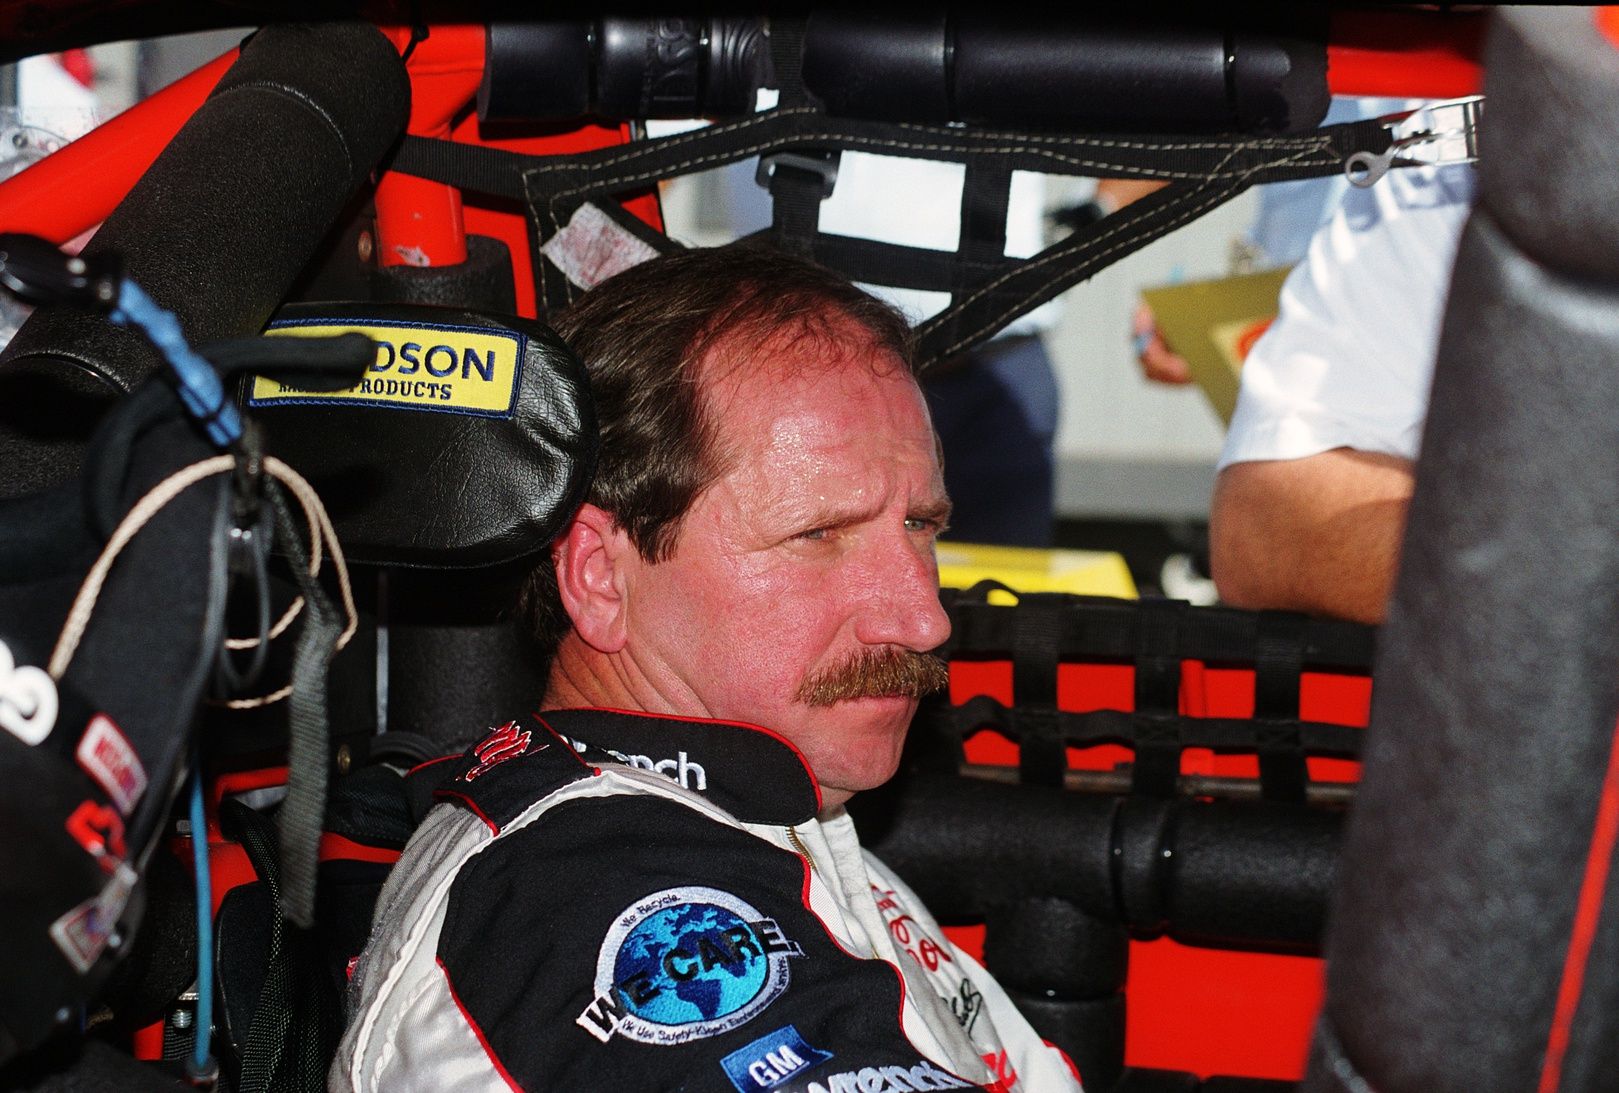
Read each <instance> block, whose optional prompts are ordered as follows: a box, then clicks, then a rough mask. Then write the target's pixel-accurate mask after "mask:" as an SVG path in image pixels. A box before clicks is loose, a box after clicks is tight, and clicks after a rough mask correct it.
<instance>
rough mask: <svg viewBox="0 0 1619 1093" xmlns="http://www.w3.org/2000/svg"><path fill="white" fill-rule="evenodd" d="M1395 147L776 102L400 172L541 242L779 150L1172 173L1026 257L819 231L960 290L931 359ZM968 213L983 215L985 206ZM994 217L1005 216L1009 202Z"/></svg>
mask: <svg viewBox="0 0 1619 1093" xmlns="http://www.w3.org/2000/svg"><path fill="white" fill-rule="evenodd" d="M1389 140H1390V136H1389V131H1388V130H1387V129H1386V128H1384V127H1383V125H1382V124H1381V123H1380V122H1379V121H1377V120H1376V119H1372V120H1368V121H1359V122H1350V123H1346V124H1343V125H1334V126H1327V127H1324V128H1322V129H1317V130H1313V131H1311V132H1309V133H1305V134H1300V135H1295V136H1211V137H1196V138H1176V137H1085V136H1075V135H1071V134H1057V133H1027V132H1018V131H1011V130H1000V129H973V128H952V127H949V126H937V125H922V124H907V123H894V122H881V121H870V120H863V119H849V118H829V117H827V116H826V115H825V114H823V113H821V112H820V111H819V110H817V109H816V108H815V107H814V106H813V105H797V106H790V105H783V106H780V107H778V108H777V109H775V110H770V111H767V112H764V113H760V114H755V115H753V116H752V117H749V118H744V119H741V120H739V121H733V122H726V123H723V124H719V125H714V126H710V127H707V128H704V129H699V130H695V131H692V132H687V133H681V134H677V135H674V136H670V137H664V138H661V139H659V140H656V141H644V142H637V143H634V144H630V145H622V146H618V147H613V148H603V149H597V150H595V151H592V152H584V153H580V154H577V155H569V156H524V155H518V154H516V153H512V152H505V151H501V150H497V149H491V148H480V147H476V146H473V145H465V144H452V143H449V142H444V141H429V140H424V139H422V138H416V137H407V138H405V140H404V141H403V143H402V145H401V147H400V149H399V152H398V154H397V155H396V156H395V158H394V160H393V162H392V164H391V169H392V170H396V171H402V172H404V173H407V174H413V175H419V176H421V177H424V178H431V179H434V180H436V181H440V182H445V183H449V184H452V185H457V186H462V187H465V188H468V189H476V190H480V191H481V192H484V193H490V194H496V195H502V196H506V197H511V198H515V199H517V200H519V201H522V202H524V203H525V204H526V205H527V207H528V208H529V210H530V213H531V216H532V218H533V222H534V230H535V233H536V240H537V244H536V245H538V244H541V243H543V242H544V241H545V240H547V239H549V238H550V237H551V236H552V235H554V234H556V232H558V231H559V230H561V228H562V226H563V225H564V224H566V223H567V222H568V219H569V218H570V217H571V216H572V215H573V213H574V211H575V210H577V209H578V208H579V206H580V205H582V204H584V203H585V202H587V201H594V202H597V203H598V204H599V203H601V202H603V201H604V200H605V199H607V198H610V197H611V196H613V195H615V194H622V193H625V192H628V191H633V190H635V189H638V188H642V187H645V186H647V185H649V184H652V183H655V182H657V181H659V180H662V179H667V178H674V177H678V176H680V175H684V174H688V173H691V172H694V171H703V170H709V169H712V168H715V167H719V166H723V165H724V164H727V163H734V162H736V161H738V160H743V159H749V158H751V157H753V156H759V155H768V154H771V153H777V152H796V153H799V154H800V155H804V154H806V153H810V154H816V153H825V152H827V151H829V150H834V149H835V150H839V151H864V152H871V153H874V154H878V155H890V156H909V157H914V158H922V159H937V160H945V161H951V162H959V163H964V164H965V163H969V162H972V163H974V164H982V165H983V166H982V170H983V171H984V172H985V173H986V177H993V176H998V175H1005V176H1007V177H1010V173H1011V172H1012V171H1019V170H1022V171H1034V172H1038V173H1043V174H1059V175H1085V176H1089V177H1113V178H1158V179H1165V180H1168V181H1169V182H1170V185H1169V186H1167V187H1165V188H1164V189H1163V190H1160V191H1159V192H1157V193H1155V194H1151V195H1149V196H1148V197H1146V198H1143V199H1142V200H1140V201H1137V202H1135V203H1133V204H1132V205H1130V206H1129V207H1128V208H1126V209H1124V210H1122V211H1121V212H1119V213H1116V214H1114V215H1113V216H1109V217H1105V218H1103V219H1102V220H1100V221H1097V222H1096V223H1094V224H1091V225H1087V226H1086V227H1084V228H1081V229H1078V230H1076V231H1075V232H1074V233H1073V234H1072V235H1070V236H1069V237H1068V238H1066V239H1064V240H1062V241H1060V242H1058V243H1056V244H1054V245H1052V246H1050V247H1047V248H1046V249H1045V250H1043V251H1041V252H1040V253H1039V254H1037V255H1035V256H1034V257H1032V258H1028V259H1011V258H1006V257H1004V255H1000V256H988V255H985V254H983V253H981V252H982V251H983V248H982V247H980V246H978V245H977V244H978V242H981V241H982V240H981V239H980V237H979V236H978V235H977V234H976V233H971V234H970V235H969V238H968V242H969V246H968V248H967V250H966V251H965V252H963V251H958V252H957V253H955V254H949V253H945V254H943V255H942V256H941V255H940V252H937V251H930V250H928V249H926V248H912V247H897V246H892V245H881V244H879V245H875V246H870V247H867V246H857V245H851V243H850V242H849V241H845V240H841V239H838V238H837V237H833V236H827V235H825V234H823V233H819V232H816V233H815V234H814V236H813V244H812V250H813V253H814V255H815V257H816V258H818V259H819V260H821V261H822V262H824V263H826V264H827V265H830V266H833V267H834V268H836V269H839V270H840V271H842V272H843V273H844V274H846V275H848V276H850V277H851V278H853V279H855V280H858V281H865V282H868V283H878V284H904V282H901V281H894V280H892V279H886V280H885V279H884V277H883V276H880V274H881V273H882V272H883V271H884V270H885V269H889V268H892V267H895V266H905V267H906V268H907V269H909V270H910V271H911V272H910V273H908V275H907V279H908V280H909V281H910V282H911V283H910V284H908V285H906V287H916V288H930V289H933V290H936V291H943V292H952V293H955V298H954V299H953V300H952V303H951V305H950V306H949V307H948V308H946V309H945V310H944V311H943V312H941V313H940V314H938V315H936V316H934V317H933V318H932V319H930V320H929V321H928V322H926V323H924V324H923V325H922V326H921V327H920V328H919V329H918V336H919V351H920V356H921V359H922V360H923V361H925V362H927V361H936V360H939V359H942V358H944V357H948V356H950V355H952V354H954V353H956V352H959V351H961V350H962V349H966V348H970V347H971V346H973V345H975V344H977V343H978V342H980V341H982V340H984V339H985V338H987V337H988V336H989V335H990V334H993V333H994V332H995V331H997V330H999V329H1001V328H1002V327H1004V326H1005V325H1006V324H1007V323H1009V322H1010V321H1011V320H1012V319H1015V318H1017V317H1018V316H1019V315H1021V314H1023V313H1025V312H1027V311H1028V310H1031V309H1032V308H1034V307H1037V306H1038V305H1040V304H1042V303H1044V302H1046V301H1047V300H1049V299H1052V298H1053V297H1055V296H1057V295H1058V294H1060V293H1061V292H1063V291H1065V290H1066V289H1068V288H1069V287H1071V286H1073V285H1075V284H1077V283H1078V282H1080V281H1082V280H1084V279H1085V278H1086V277H1089V276H1090V275H1092V274H1093V273H1095V272H1096V271H1097V270H1099V269H1102V268H1103V267H1105V266H1107V265H1109V264H1110V263H1112V262H1115V261H1118V260H1119V259H1120V258H1123V257H1124V256H1126V255H1128V254H1130V253H1131V252H1133V251H1135V250H1137V249H1139V248H1140V247H1142V246H1145V245H1146V244H1147V243H1150V242H1152V241H1153V240H1154V239H1157V238H1160V237H1161V236H1163V235H1164V234H1166V233H1168V232H1171V231H1173V230H1175V229H1176V228H1178V227H1180V226H1182V225H1183V224H1186V223H1189V222H1191V221H1192V220H1195V219H1196V218H1197V217H1199V216H1201V215H1203V214H1204V213H1206V212H1208V211H1209V210H1210V209H1213V208H1214V207H1216V206H1218V205H1219V204H1221V203H1222V202H1224V201H1227V200H1229V199H1230V198H1232V197H1235V196H1236V195H1237V194H1239V193H1241V192H1242V191H1243V190H1246V189H1247V188H1248V187H1249V186H1253V185H1257V184H1260V183H1266V182H1283V181H1289V180H1294V179H1301V178H1315V177H1320V176H1323V175H1329V174H1334V173H1336V172H1338V171H1340V170H1342V169H1343V163H1344V161H1345V160H1346V159H1347V158H1348V157H1349V155H1350V154H1351V153H1353V152H1359V151H1364V152H1371V153H1381V152H1384V151H1386V150H1387V148H1388V146H1389ZM991 165H992V166H993V172H991ZM817 181H819V180H817ZM987 193H988V191H987V190H984V189H980V190H979V191H978V193H977V194H973V195H967V194H964V198H963V201H964V205H972V206H973V207H974V209H975V210H978V206H979V205H981V204H983V197H984V195H986V194H987ZM817 209H818V202H817ZM817 215H818V213H817ZM973 215H974V217H975V218H976V219H975V223H977V222H981V221H982V220H983V219H984V218H985V216H986V215H987V214H984V213H983V212H982V211H975V212H974V213H973ZM1000 216H1001V220H1002V222H1003V223H1004V217H1005V210H1004V208H1003V209H1002V210H1001V213H1000ZM975 250H976V251H978V252H980V253H977V254H975V253H974V251H975ZM902 255H903V261H901V260H900V258H901V256H902ZM918 281H925V282H926V283H916V282H918Z"/></svg>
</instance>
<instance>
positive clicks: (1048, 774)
mask: <svg viewBox="0 0 1619 1093" xmlns="http://www.w3.org/2000/svg"><path fill="white" fill-rule="evenodd" d="M1065 599H1066V597H1064V596H1061V595H1056V594H1052V593H1044V594H1041V593H1024V594H1023V595H1021V596H1020V597H1019V599H1018V606H1017V623H1016V625H1015V626H1014V628H1013V636H1012V700H1013V703H1014V713H1013V718H1012V720H1013V732H1014V734H1015V735H1016V736H1017V741H1018V769H1019V771H1020V774H1021V777H1022V779H1023V781H1025V782H1030V783H1033V784H1035V785H1042V786H1057V787H1060V786H1061V785H1062V781H1063V774H1064V773H1066V772H1067V770H1068V749H1067V747H1066V746H1065V745H1064V743H1063V738H1062V734H1061V733H1060V731H1059V725H1058V719H1057V665H1058V660H1057V649H1058V646H1059V645H1060V642H1059V641H1058V638H1059V637H1060V636H1061V634H1062V616H1063V612H1064V611H1066V610H1067V608H1068V605H1067V603H1065V602H1064V601H1065Z"/></svg>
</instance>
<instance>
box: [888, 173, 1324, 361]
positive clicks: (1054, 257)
mask: <svg viewBox="0 0 1619 1093" xmlns="http://www.w3.org/2000/svg"><path fill="white" fill-rule="evenodd" d="M1240 150H1241V149H1240V148H1232V149H1231V150H1230V151H1229V152H1227V154H1226V156H1225V157H1224V159H1223V160H1222V161H1221V163H1222V164H1223V163H1226V162H1229V161H1230V160H1231V158H1232V157H1233V156H1235V155H1236V154H1237V153H1238V152H1239V151H1240ZM1309 151H1310V150H1309V149H1304V150H1300V151H1298V152H1295V153H1294V154H1293V155H1291V156H1285V157H1283V158H1282V159H1279V160H1271V161H1267V162H1265V163H1260V164H1256V165H1254V166H1253V167H1251V168H1249V169H1248V170H1246V171H1237V172H1231V175H1232V176H1233V178H1234V179H1236V180H1238V181H1240V180H1242V179H1246V178H1252V177H1253V176H1254V175H1255V174H1258V173H1259V172H1261V171H1264V170H1267V169H1268V168H1271V167H1275V166H1281V165H1284V164H1287V163H1289V162H1296V161H1298V160H1299V159H1300V158H1301V157H1302V156H1304V155H1307V154H1308V153H1309ZM1219 166H1220V165H1219V164H1217V165H1216V169H1217V170H1218V167H1219ZM1217 170H1216V172H1210V174H1209V175H1208V176H1207V177H1208V178H1209V181H1211V182H1212V181H1214V180H1215V179H1216V178H1222V177H1224V175H1223V174H1220V173H1217ZM1203 192H1206V191H1193V192H1192V193H1189V194H1188V195H1187V196H1186V200H1191V199H1193V198H1195V197H1196V196H1198V194H1200V193H1203ZM1229 196H1230V195H1228V194H1226V192H1225V190H1224V189H1221V190H1218V191H1215V192H1214V193H1213V194H1212V195H1211V196H1209V197H1208V199H1207V200H1205V201H1203V202H1201V203H1199V204H1197V205H1195V206H1193V207H1192V208H1191V209H1190V211H1183V212H1181V213H1179V214H1178V215H1176V216H1175V217H1174V218H1173V219H1171V220H1170V222H1169V223H1168V225H1167V226H1166V227H1165V228H1164V230H1163V231H1162V232H1160V233H1159V237H1160V238H1161V237H1162V236H1163V235H1165V234H1168V233H1169V232H1170V231H1173V230H1174V229H1175V228H1178V227H1180V226H1181V225H1182V224H1185V223H1187V222H1189V221H1191V220H1195V219H1196V218H1197V217H1199V216H1201V215H1203V213H1204V212H1206V211H1207V210H1209V209H1211V208H1213V207H1214V206H1216V205H1218V204H1220V203H1221V202H1222V201H1225V200H1226V199H1227V198H1228V197H1229ZM1178 200H1180V199H1177V201H1178ZM1165 208H1166V209H1168V210H1172V209H1173V206H1172V205H1169V204H1166V206H1165ZM1135 223H1139V222H1135ZM1131 226H1134V224H1132V225H1124V224H1121V225H1119V226H1118V227H1116V228H1113V229H1111V230H1110V231H1108V232H1104V233H1102V234H1101V235H1098V236H1097V237H1096V239H1095V240H1093V242H1098V243H1099V242H1101V241H1102V240H1104V239H1106V238H1108V236H1109V235H1116V234H1118V233H1119V232H1122V231H1125V230H1127V229H1128V227H1131ZM1129 242H1131V240H1125V241H1124V242H1121V243H1116V244H1114V245H1113V246H1111V247H1108V248H1107V249H1105V250H1102V251H1099V252H1097V253H1096V254H1093V255H1092V256H1091V259H1090V260H1091V261H1092V262H1095V261H1097V260H1099V259H1102V258H1106V257H1107V256H1108V255H1110V254H1112V253H1113V252H1115V251H1117V250H1119V249H1120V248H1122V247H1124V246H1126V245H1127V244H1128V243H1129ZM1068 253H1069V252H1066V251H1064V252H1060V253H1056V254H1048V255H1045V256H1036V257H1035V258H1032V259H1029V260H1028V261H1027V262H1025V263H1024V264H1022V265H1020V266H1018V267H1016V268H1015V269H1011V270H1008V271H1007V272H1005V273H1003V274H1001V275H1000V276H999V277H996V278H994V279H993V280H991V281H990V282H989V283H987V284H985V285H982V286H980V287H979V288H977V289H975V290H974V291H973V292H971V293H970V294H968V295H967V296H966V297H965V298H964V299H963V300H961V301H960V303H959V304H958V305H956V306H955V307H954V308H953V310H960V309H965V308H966V307H967V306H968V305H970V304H971V303H972V302H973V301H975V300H978V299H981V298H982V297H983V296H984V295H986V294H987V293H989V292H992V291H993V290H995V289H996V288H999V287H1000V286H1001V285H1003V284H1005V283H1006V282H1007V281H1008V280H1010V279H1011V278H1013V277H1017V276H1020V275H1022V274H1023V273H1024V272H1025V271H1026V270H1034V269H1039V268H1041V267H1042V266H1044V265H1047V264H1049V263H1051V262H1055V261H1058V260H1059V259H1062V258H1066V257H1068ZM1019 307H1020V305H1014V306H1011V307H1009V308H1007V309H1006V310H1004V311H1003V312H1001V314H999V315H997V316H996V317H995V318H994V319H993V320H990V321H988V322H984V323H980V324H979V326H978V328H977V331H982V330H986V329H994V328H995V327H997V326H999V325H1001V324H1002V323H1005V322H1007V321H1009V320H1010V319H1011V318H1012V317H1013V316H1015V315H1017V314H1018V311H1019ZM977 331H975V332H974V333H972V334H970V335H966V336H964V337H962V338H960V339H958V340H957V341H956V342H955V343H954V344H952V345H951V346H950V347H949V348H947V349H945V350H943V352H942V354H941V355H943V356H949V355H950V354H952V353H955V352H957V351H959V350H960V349H962V348H963V347H964V346H966V345H968V344H970V343H971V342H973V341H975V340H976V339H977ZM926 334H927V330H926V329H925V328H924V330H922V331H921V332H920V336H922V337H925V336H926Z"/></svg>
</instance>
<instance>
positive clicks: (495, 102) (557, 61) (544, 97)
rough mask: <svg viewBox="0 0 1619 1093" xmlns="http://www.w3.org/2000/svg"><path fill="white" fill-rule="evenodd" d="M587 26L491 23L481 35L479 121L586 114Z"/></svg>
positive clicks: (581, 22) (554, 21)
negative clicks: (482, 41) (481, 64)
mask: <svg viewBox="0 0 1619 1093" xmlns="http://www.w3.org/2000/svg"><path fill="white" fill-rule="evenodd" d="M590 31H591V24H590V23H589V22H587V21H585V20H583V19H534V20H525V21H523V22H505V21H499V20H492V21H491V22H490V23H489V25H488V28H487V30H486V31H485V35H484V66H483V79H482V80H481V81H480V82H479V84H478V117H479V119H480V120H482V121H485V122H499V121H511V120H516V119H524V118H529V117H532V116H533V115H534V114H535V113H540V114H541V116H544V117H578V116H580V115H582V114H585V113H587V112H588V111H589V110H590V92H591V62H592V58H591V48H590Z"/></svg>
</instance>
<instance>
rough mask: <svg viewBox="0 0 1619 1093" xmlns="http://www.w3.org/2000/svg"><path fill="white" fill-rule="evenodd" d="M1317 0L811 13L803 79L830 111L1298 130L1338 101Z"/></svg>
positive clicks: (1177, 128)
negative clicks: (1330, 89)
mask: <svg viewBox="0 0 1619 1093" xmlns="http://www.w3.org/2000/svg"><path fill="white" fill-rule="evenodd" d="M1319 11H1320V8H1319V6H1318V5H1292V6H1290V7H1288V8H1284V7H1283V6H1281V5H1272V6H1271V7H1270V8H1268V9H1266V11H1265V13H1264V15H1263V16H1262V17H1259V18H1255V19H1253V20H1250V21H1245V22H1241V23H1239V22H1237V21H1236V20H1235V18H1234V17H1233V16H1232V15H1230V14H1229V13H1222V14H1221V15H1220V16H1219V17H1217V18H1215V19H1211V18H1209V17H1208V16H1207V15H1206V14H1203V13H1196V12H1191V13H1188V15H1187V17H1185V18H1182V19H1179V20H1176V21H1156V22H1155V21H1153V20H1150V19H1146V18H1142V17H1139V16H1134V15H1132V14H1131V13H1122V14H1120V13H1114V12H1106V13H1093V12H1086V13H1085V14H1083V15H1074V14H1066V15H1064V16H1062V17H1060V18H1058V17H1049V18H1042V19H1034V20H1031V19H1028V18H1026V17H1024V16H1023V15H1021V14H1019V13H1016V12H1009V11H998V10H994V9H991V8H986V7H982V6H980V7H976V8H964V9H962V10H960V11H957V12H952V13H951V15H950V16H949V17H948V18H946V17H945V16H943V15H938V14H933V15H927V14H922V15H917V14H909V13H903V14H902V13H892V12H887V11H881V12H872V11H854V10H849V11H839V12H816V13H815V14H814V15H813V16H812V17H811V18H810V20H809V23H808V25H807V27H806V31H805V42H804V81H805V85H806V86H807V87H808V88H809V89H810V90H811V91H813V92H814V93H815V94H816V95H817V96H819V97H820V98H821V99H822V100H823V101H824V102H825V103H826V106H827V110H828V112H830V113H831V114H833V115H835V116H844V117H858V118H875V119H881V120H890V121H907V122H933V123H941V122H947V121H960V122H966V123H968V124H974V125H1017V126H1020V127H1024V128H1031V127H1032V128H1054V129H1064V130H1069V131H1086V132H1100V133H1148V132H1151V133H1194V132H1264V133H1282V132H1302V131H1304V130H1307V129H1311V128H1313V127H1315V126H1317V125H1319V124H1320V122H1321V119H1322V118H1323V117H1324V116H1325V115H1326V111H1327V106H1328V103H1329V98H1328V93H1327V83H1326V44H1325V43H1326V33H1325V32H1326V24H1325V21H1324V19H1321V18H1319Z"/></svg>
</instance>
